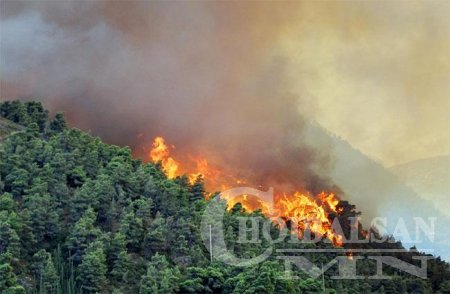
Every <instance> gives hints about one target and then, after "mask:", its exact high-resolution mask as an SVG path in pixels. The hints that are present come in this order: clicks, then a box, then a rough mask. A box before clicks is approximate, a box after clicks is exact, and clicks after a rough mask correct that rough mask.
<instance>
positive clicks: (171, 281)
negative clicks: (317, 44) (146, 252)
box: [139, 253, 180, 294]
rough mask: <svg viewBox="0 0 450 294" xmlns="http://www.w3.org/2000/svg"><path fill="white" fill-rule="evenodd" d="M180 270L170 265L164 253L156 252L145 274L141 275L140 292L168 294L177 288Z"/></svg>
mask: <svg viewBox="0 0 450 294" xmlns="http://www.w3.org/2000/svg"><path fill="white" fill-rule="evenodd" d="M179 279H180V272H179V270H178V267H173V266H170V264H169V262H168V261H167V259H166V257H165V256H164V255H159V254H158V253H156V254H155V255H154V256H153V257H152V259H151V261H150V262H149V264H148V267H147V274H146V275H144V276H143V277H142V280H141V286H140V289H139V293H140V294H150V293H152V294H166V293H167V294H168V293H175V292H176V291H177V290H178V287H179V285H178V283H179Z"/></svg>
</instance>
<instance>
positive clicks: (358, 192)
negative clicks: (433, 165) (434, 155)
mask: <svg viewBox="0 0 450 294" xmlns="http://www.w3.org/2000/svg"><path fill="white" fill-rule="evenodd" d="M306 141H308V142H313V143H314V145H313V146H315V147H316V148H321V147H323V146H329V147H328V152H329V153H330V154H331V156H330V157H331V158H332V159H333V161H332V163H331V164H330V167H329V169H328V170H327V171H326V175H327V176H329V177H330V178H331V179H332V180H333V181H334V182H335V183H336V184H337V185H338V186H339V187H340V188H341V189H342V190H343V191H344V192H345V197H346V198H347V199H348V200H349V201H351V202H352V203H354V204H355V205H356V207H358V210H360V211H361V212H362V222H363V223H364V224H366V225H369V224H370V222H371V220H372V219H373V218H375V217H382V218H386V219H387V228H386V229H387V232H388V233H390V234H394V236H395V237H397V238H398V239H400V240H404V236H401V234H398V235H397V234H396V232H395V231H396V225H397V224H398V223H399V222H403V221H404V222H405V224H406V226H407V228H408V230H409V231H410V232H415V220H414V217H419V218H421V219H424V220H428V219H429V218H435V219H436V221H435V231H436V232H438V233H436V234H435V236H434V237H435V238H434V240H429V239H428V238H427V237H425V236H422V237H421V238H420V240H419V242H404V245H405V246H407V247H411V246H417V248H419V249H421V248H422V249H428V250H430V251H432V252H433V254H435V255H438V256H441V257H442V258H444V259H445V260H447V261H449V260H450V250H449V249H450V247H449V244H450V231H449V230H448V228H449V227H450V217H449V216H448V211H447V214H444V212H443V211H442V206H441V207H440V209H438V208H437V207H436V206H435V205H434V203H433V201H432V200H431V199H429V198H423V197H422V194H420V193H419V190H416V189H413V186H411V185H407V184H406V182H404V181H402V179H400V178H398V177H397V176H396V173H395V172H394V171H391V170H390V169H388V168H386V167H384V166H383V165H382V164H380V163H378V162H376V161H374V160H372V159H371V158H369V157H368V156H367V155H365V154H363V153H362V152H360V151H359V150H357V149H355V148H353V147H352V146H351V145H350V144H349V143H348V142H346V141H345V140H343V139H341V138H338V137H337V136H335V135H333V134H331V133H329V132H328V131H327V130H325V129H324V128H322V127H321V126H319V125H317V124H315V123H312V124H310V126H309V129H308V132H307V135H306ZM438 160H439V159H437V160H436V161H438ZM436 161H435V162H436ZM445 163H446V161H445V160H444V161H442V163H441V164H442V167H443V168H442V169H440V171H441V173H440V175H441V176H439V173H438V176H437V178H438V179H439V178H440V179H445V178H446V177H448V175H449V173H448V172H447V173H446V172H445ZM418 164H420V163H418ZM419 170H420V168H417V169H416V171H419ZM425 170H426V169H425ZM444 181H445V180H444ZM446 184H448V182H447V183H446ZM446 201H448V200H446ZM444 203H446V202H444ZM444 211H445V210H444ZM411 237H414V236H412V235H411ZM413 239H414V238H413Z"/></svg>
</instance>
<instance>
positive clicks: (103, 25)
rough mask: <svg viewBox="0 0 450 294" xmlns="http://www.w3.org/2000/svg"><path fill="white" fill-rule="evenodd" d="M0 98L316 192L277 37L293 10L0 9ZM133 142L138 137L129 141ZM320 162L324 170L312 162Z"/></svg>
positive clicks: (20, 5)
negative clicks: (39, 105) (161, 140)
mask: <svg viewBox="0 0 450 294" xmlns="http://www.w3.org/2000/svg"><path fill="white" fill-rule="evenodd" d="M2 6H3V7H2V8H3V9H2V11H3V14H2V27H3V29H2V32H1V35H2V44H3V45H2V49H1V50H2V52H1V55H2V56H3V57H7V58H8V59H6V60H4V61H3V62H2V63H3V64H4V66H5V67H4V68H3V70H2V72H3V73H4V74H2V79H1V88H2V93H1V97H2V99H7V98H14V97H32V98H36V97H37V98H39V99H41V100H42V101H43V102H44V104H45V105H46V106H47V107H49V108H50V109H51V110H65V111H66V112H67V115H68V118H69V120H70V122H71V123H72V124H73V125H75V126H78V127H81V128H83V129H90V130H91V131H92V132H93V133H94V134H98V135H100V136H101V137H102V138H104V139H105V140H106V141H108V142H111V143H115V144H120V145H131V147H132V148H133V149H134V150H135V153H136V154H137V155H142V156H145V154H144V153H143V152H142V148H143V147H146V148H148V147H149V144H150V142H151V139H152V138H153V137H154V136H156V135H162V136H164V137H165V138H166V139H167V141H168V142H170V143H172V144H174V145H176V146H177V149H176V150H175V153H176V154H175V156H176V157H177V158H183V157H186V156H187V154H189V155H193V156H202V157H205V158H208V159H209V160H210V161H212V162H211V164H212V165H215V166H218V167H220V168H221V169H224V170H225V171H227V172H229V173H232V174H234V175H235V176H237V177H242V178H246V179H249V180H250V182H251V183H254V184H257V185H263V186H276V187H283V188H286V189H294V188H295V189H308V190H312V191H313V192H318V191H320V190H322V189H325V188H329V187H330V184H328V182H327V181H326V180H324V179H323V178H322V177H320V176H318V175H317V173H316V172H313V169H317V168H319V169H320V168H321V167H325V166H326V162H327V160H326V159H324V158H318V157H319V156H318V153H316V152H314V151H313V150H312V149H311V148H308V147H306V146H305V145H304V144H302V132H303V127H304V121H303V118H302V117H301V115H300V114H299V111H298V107H299V96H298V95H294V94H293V93H292V92H291V89H292V83H298V81H295V80H293V79H292V77H291V76H290V73H289V69H288V67H287V66H286V60H285V57H283V56H282V52H281V50H280V48H277V46H276V44H277V43H278V38H279V32H280V31H281V30H283V29H285V28H286V27H287V25H288V23H289V22H292V21H293V20H294V18H295V16H296V15H295V14H294V12H295V11H296V10H297V9H300V8H301V5H300V4H296V3H284V4H283V5H281V6H280V5H274V4H272V3H261V4H260V5H257V6H255V5H252V4H251V3H231V2H223V3H208V2H189V3H183V2H154V1H133V2H129V1H127V2H119V1H114V2H102V1H88V2H81V1H68V2H62V1H61V2H53V1H52V2H47V1H37V2H29V1H25V2H21V1H3V2H2ZM138 134H143V136H140V137H139V138H138ZM324 163H325V164H324Z"/></svg>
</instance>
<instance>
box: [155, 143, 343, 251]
mask: <svg viewBox="0 0 450 294" xmlns="http://www.w3.org/2000/svg"><path fill="white" fill-rule="evenodd" d="M174 148H175V147H174V146H169V145H167V144H166V142H165V140H164V138H163V137H156V138H155V139H154V141H153V143H152V148H151V150H150V151H149V159H151V160H152V161H153V162H160V164H161V166H162V169H163V171H164V172H165V174H166V175H167V177H168V178H169V179H172V178H175V177H177V176H180V175H182V174H186V176H187V177H188V180H189V182H190V184H194V183H195V181H196V180H197V179H198V178H199V177H202V178H204V179H205V184H206V186H207V188H208V189H209V190H210V191H223V190H226V189H229V188H231V187H233V185H234V186H236V185H242V184H248V183H247V181H246V180H244V179H238V178H236V177H234V176H232V175H229V174H226V173H224V172H221V171H220V170H219V169H216V168H213V167H211V166H209V165H208V161H207V160H206V159H205V158H192V161H193V162H195V166H196V169H195V171H194V172H189V171H187V170H185V169H184V167H183V166H182V165H181V164H180V163H179V162H178V161H176V160H175V159H174V158H173V157H171V155H170V149H174ZM221 196H222V198H223V199H225V200H227V201H228V208H229V209H231V208H233V207H234V206H235V205H236V204H237V203H240V204H241V205H242V207H243V208H244V209H245V210H246V211H250V212H251V211H256V210H261V212H262V213H263V214H264V215H265V216H266V217H268V218H271V219H273V220H276V219H279V218H281V219H284V220H286V221H289V223H290V224H291V229H292V230H293V231H295V233H297V234H298V235H299V236H300V237H301V236H303V235H304V234H305V232H307V231H309V232H311V233H312V234H314V235H316V236H317V235H318V236H320V237H326V238H328V239H330V240H331V241H332V242H333V243H334V244H335V245H337V246H341V245H342V236H341V235H339V234H337V233H335V232H334V231H333V229H332V220H331V217H330V214H333V215H337V214H338V213H339V210H338V208H337V205H338V203H339V199H338V198H337V197H336V196H335V195H334V194H333V193H325V192H322V193H320V194H318V195H316V196H314V195H311V193H309V192H299V191H296V192H294V193H290V194H286V193H282V194H276V195H275V196H274V204H273V207H271V206H270V205H269V203H266V202H265V201H264V200H262V199H259V198H256V197H254V196H251V195H241V196H239V197H234V198H233V199H231V198H229V197H227V194H226V193H225V194H222V195H221Z"/></svg>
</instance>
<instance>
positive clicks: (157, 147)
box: [150, 137, 179, 179]
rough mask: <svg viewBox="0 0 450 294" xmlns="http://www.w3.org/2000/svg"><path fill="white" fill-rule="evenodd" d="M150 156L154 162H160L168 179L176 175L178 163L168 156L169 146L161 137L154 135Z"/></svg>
mask: <svg viewBox="0 0 450 294" xmlns="http://www.w3.org/2000/svg"><path fill="white" fill-rule="evenodd" d="M150 158H151V160H152V161H154V162H161V165H162V168H163V170H164V172H165V173H166V175H167V177H168V178H169V179H173V178H175V177H176V175H177V172H178V167H179V164H178V162H176V161H175V159H173V158H172V157H170V150H169V147H168V146H167V145H166V142H165V141H164V138H163V137H156V138H155V140H154V141H153V144H152V149H151V150H150Z"/></svg>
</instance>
